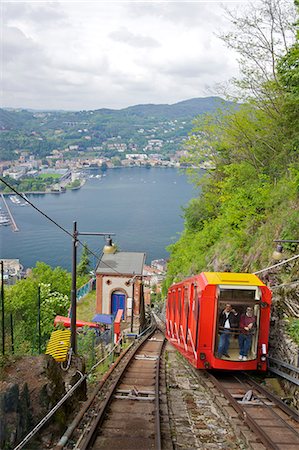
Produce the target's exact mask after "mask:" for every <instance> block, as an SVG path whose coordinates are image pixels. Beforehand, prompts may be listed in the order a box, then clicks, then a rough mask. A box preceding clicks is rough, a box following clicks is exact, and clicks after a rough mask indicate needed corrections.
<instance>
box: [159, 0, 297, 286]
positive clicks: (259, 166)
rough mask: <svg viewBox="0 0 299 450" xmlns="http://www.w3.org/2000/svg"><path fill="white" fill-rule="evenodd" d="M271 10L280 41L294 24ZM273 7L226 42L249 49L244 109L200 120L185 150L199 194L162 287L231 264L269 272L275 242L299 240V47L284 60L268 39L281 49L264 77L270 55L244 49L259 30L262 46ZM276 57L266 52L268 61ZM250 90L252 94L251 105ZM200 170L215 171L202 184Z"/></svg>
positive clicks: (275, 9)
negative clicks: (262, 71) (262, 72)
mask: <svg viewBox="0 0 299 450" xmlns="http://www.w3.org/2000/svg"><path fill="white" fill-rule="evenodd" d="M272 3H273V11H272V12H274V14H277V16H275V17H271V21H270V22H269V23H273V26H274V28H273V29H274V34H275V35H276V33H281V34H280V38H281V37H282V36H283V33H284V32H287V30H289V29H291V28H292V25H291V24H290V22H288V21H287V20H286V17H285V16H284V13H283V11H282V10H279V8H278V7H277V5H278V2H277V1H276V0H273V2H272ZM269 5H270V2H269V1H266V0H263V1H262V3H261V5H260V7H259V6H257V7H256V8H257V9H256V10H254V11H252V14H251V13H250V14H249V15H247V16H244V17H243V19H242V20H240V21H238V20H235V21H233V25H234V26H236V27H237V28H238V29H239V28H240V23H242V24H243V25H244V31H245V33H244V34H243V35H241V34H240V35H236V34H233V33H230V34H229V35H228V36H227V38H226V41H227V42H228V43H229V45H230V46H232V47H234V48H235V49H237V50H238V51H239V52H240V55H241V57H242V58H243V56H244V54H245V53H246V51H247V50H248V51H249V52H250V54H249V59H248V61H247V62H246V61H244V60H243V63H244V67H243V69H244V70H242V76H243V80H242V81H241V82H240V83H238V86H239V87H242V88H243V89H244V95H245V97H246V98H247V99H248V100H247V102H246V103H244V104H242V105H241V106H240V107H239V108H238V109H237V110H231V111H223V110H222V111H218V112H217V113H216V114H214V115H207V116H205V117H203V116H201V117H199V118H197V119H196V120H195V121H194V128H193V131H192V133H191V134H190V138H189V140H188V142H187V143H186V145H185V147H186V148H187V150H188V156H187V158H186V162H187V163H188V165H189V169H188V173H189V175H190V177H191V179H192V180H193V182H194V183H195V184H196V185H197V186H200V187H201V189H202V190H201V193H200V195H199V197H198V198H195V199H193V200H191V202H190V203H189V205H188V206H187V207H186V208H185V209H184V217H185V229H184V231H183V233H182V235H181V237H180V239H179V241H178V242H176V243H175V244H173V245H171V246H170V247H169V251H170V253H171V257H170V261H169V263H168V274H167V280H166V283H165V286H164V288H166V287H167V286H168V285H169V284H170V283H172V282H173V281H178V280H179V279H181V278H183V277H186V276H190V275H192V274H194V273H196V272H200V271H202V270H220V271H221V270H225V268H226V267H227V266H228V265H229V266H230V267H231V270H233V271H242V270H244V271H254V270H258V269H260V268H261V267H267V266H268V265H270V264H271V262H272V261H271V255H272V252H273V239H278V238H281V239H295V238H296V237H297V233H298V224H299V213H298V210H299V152H298V137H299V128H298V122H299V110H298V107H299V106H298V105H299V101H298V95H299V94H298V89H299V88H298V86H299V83H297V80H298V79H299V66H298V42H296V43H295V44H294V45H293V47H290V48H288V49H287V51H286V53H285V55H283V56H282V57H281V58H280V60H279V58H278V56H277V55H278V54H279V52H280V54H282V53H281V49H282V48H283V47H282V46H281V45H280V44H281V43H282V42H283V39H282V40H281V39H278V37H277V40H276V38H275V39H274V40H272V39H273V36H271V35H268V38H269V42H272V43H273V45H276V44H279V45H278V47H277V49H276V50H277V51H276V50H275V52H276V53H275V58H274V59H273V60H272V62H271V64H273V65H272V69H273V70H272V74H271V71H270V72H269V71H267V72H265V78H264V77H259V76H258V73H259V70H260V69H263V67H264V66H263V64H264V63H265V61H266V60H265V61H262V62H261V65H260V66H259V67H254V65H253V64H254V62H255V63H256V62H257V61H259V60H260V59H259V58H260V56H259V55H260V53H259V52H260V51H264V50H265V49H263V50H262V47H261V44H262V43H261V41H260V42H259V45H253V46H250V48H249V47H248V46H247V47H246V45H245V44H246V42H247V44H248V43H249V42H250V43H251V41H250V39H249V37H250V34H246V33H247V31H248V30H254V29H255V27H256V29H257V33H256V35H255V38H254V42H255V44H257V41H256V37H257V36H260V35H259V33H260V30H261V26H262V24H263V26H265V29H266V28H267V26H268V25H267V21H265V22H264V20H265V18H269V17H270V16H269ZM259 8H260V9H259ZM283 17H284V20H282V21H281V22H279V20H280V19H282V18H283ZM274 22H275V23H274ZM283 24H284V25H285V29H284V30H282V29H281V27H282V26H283ZM239 31H240V30H239ZM265 36H266V35H265ZM277 36H278V35H277ZM259 38H260V39H261V36H260V37H259ZM232 39H235V42H233V41H232ZM246 39H247V41H246ZM265 48H266V47H265ZM273 51H274V50H273V48H272V47H271V49H270V47H269V52H270V54H269V55H270V59H271V58H272V56H273ZM244 52H245V53H244ZM269 55H267V58H268V57H269ZM250 67H251V69H250ZM249 69H250V70H249ZM244 77H245V78H244ZM246 77H247V78H246ZM252 88H254V89H255V92H254V95H252V96H251V97H250V99H249V98H248V92H249V91H250V89H252ZM203 163H204V164H205V165H206V166H209V167H211V168H210V169H209V170H207V171H206V175H205V176H204V177H202V172H201V171H199V169H198V167H200V165H202V164H203ZM287 250H288V254H289V255H290V256H292V254H293V252H294V251H295V250H296V249H295V248H294V247H292V246H289V248H288V249H287Z"/></svg>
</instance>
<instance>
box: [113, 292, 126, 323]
mask: <svg viewBox="0 0 299 450" xmlns="http://www.w3.org/2000/svg"><path fill="white" fill-rule="evenodd" d="M125 298H126V296H125V294H112V299H111V314H113V315H114V316H115V315H116V313H117V311H118V309H123V310H124V312H123V315H122V317H121V318H122V319H123V318H124V313H125Z"/></svg>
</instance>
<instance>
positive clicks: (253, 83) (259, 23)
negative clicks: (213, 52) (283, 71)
mask: <svg viewBox="0 0 299 450" xmlns="http://www.w3.org/2000/svg"><path fill="white" fill-rule="evenodd" d="M226 13H227V15H228V18H229V20H230V22H231V25H232V31H230V32H229V33H226V34H222V35H221V39H222V40H223V41H224V42H225V43H226V45H227V46H228V47H229V48H232V49H233V50H235V51H236V52H237V54H238V62H239V69H240V72H241V78H240V79H234V80H232V81H233V85H234V86H235V87H236V88H237V92H238V94H237V97H235V98H238V99H239V100H242V101H248V100H249V99H252V98H254V99H255V101H256V102H257V104H258V105H259V106H260V108H262V109H264V110H265V109H268V107H270V110H271V114H272V113H273V111H276V112H277V113H278V112H279V111H280V107H279V104H278V103H277V99H276V92H275V91H276V89H279V88H280V83H279V80H278V78H277V63H278V61H279V60H280V58H281V57H282V55H284V54H286V53H287V52H288V51H289V49H290V48H291V46H292V45H293V43H294V38H295V30H296V28H295V17H296V9H295V7H294V5H293V3H292V1H290V0H262V1H261V2H260V3H259V4H256V3H255V4H249V5H248V7H247V9H245V11H244V9H242V10H240V12H238V11H230V10H228V9H226ZM274 87H275V89H274Z"/></svg>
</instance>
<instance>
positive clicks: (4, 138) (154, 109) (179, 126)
mask: <svg viewBox="0 0 299 450" xmlns="http://www.w3.org/2000/svg"><path fill="white" fill-rule="evenodd" d="M231 105H232V103H231V102H229V101H224V100H222V99H221V98H219V97H207V98H193V99H190V100H185V101H182V102H179V103H175V104H173V105H166V104H165V105H164V104H161V105H154V104H149V105H135V106H131V107H129V108H125V109H120V110H113V109H98V110H94V111H28V110H25V109H18V110H16V109H0V132H1V141H0V159H3V160H5V159H6V160H9V159H13V158H16V155H15V153H14V151H15V150H29V151H30V152H32V153H33V154H35V155H36V156H38V157H44V156H46V155H49V154H50V152H51V151H52V150H53V149H64V148H66V147H68V146H70V145H79V146H80V148H81V150H86V149H88V148H92V147H98V146H100V145H101V144H102V143H103V142H105V141H107V140H108V139H111V138H117V139H118V140H119V141H121V142H123V143H126V144H127V145H128V152H130V147H129V145H130V144H134V145H133V147H132V148H133V150H132V151H133V152H135V153H136V150H137V151H141V150H142V148H143V146H145V145H146V143H147V140H148V139H153V138H154V139H162V140H163V141H165V143H166V141H167V140H168V141H171V143H170V145H164V146H163V153H167V152H168V151H172V153H173V152H174V151H175V150H176V149H178V148H179V145H180V143H181V141H182V138H186V137H187V135H188V132H189V131H190V130H191V128H192V119H193V118H194V117H195V116H197V115H199V114H204V113H209V112H215V111H216V110H217V109H218V108H220V109H222V108H225V109H227V108H229V107H230V106H231ZM112 156H113V155H112Z"/></svg>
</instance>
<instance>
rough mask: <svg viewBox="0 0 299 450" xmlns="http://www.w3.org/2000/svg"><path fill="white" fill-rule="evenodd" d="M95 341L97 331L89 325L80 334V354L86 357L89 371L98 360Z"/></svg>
mask: <svg viewBox="0 0 299 450" xmlns="http://www.w3.org/2000/svg"><path fill="white" fill-rule="evenodd" d="M95 341H96V336H95V332H94V330H91V329H89V328H88V327H84V328H83V330H82V332H81V333H80V334H79V335H78V354H79V355H81V356H83V357H84V359H85V362H86V370H87V372H88V371H89V370H90V369H91V367H92V366H93V365H94V364H95V362H96V351H95Z"/></svg>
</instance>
